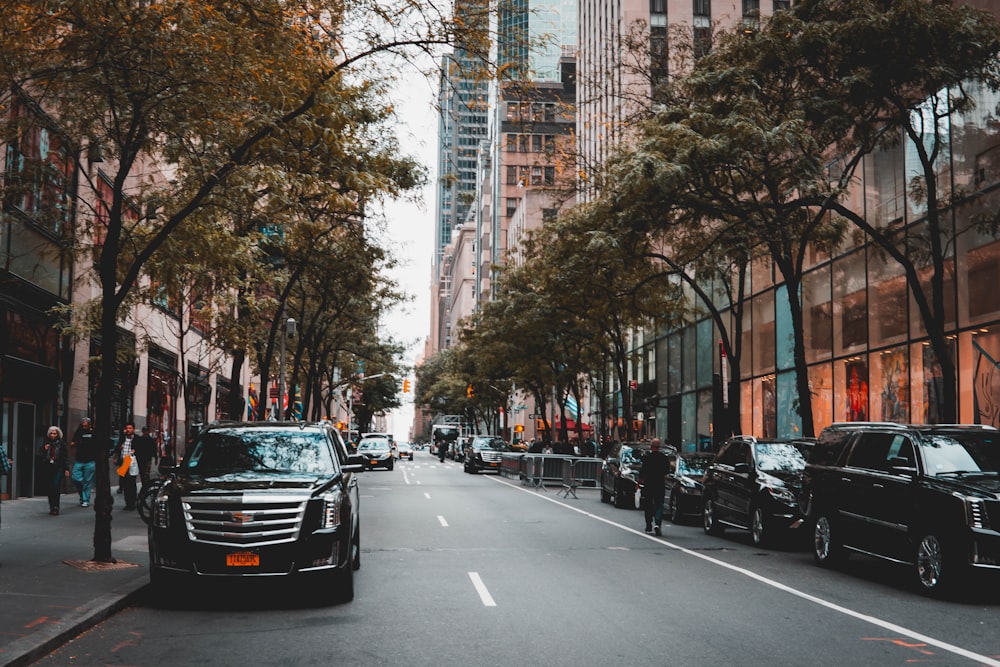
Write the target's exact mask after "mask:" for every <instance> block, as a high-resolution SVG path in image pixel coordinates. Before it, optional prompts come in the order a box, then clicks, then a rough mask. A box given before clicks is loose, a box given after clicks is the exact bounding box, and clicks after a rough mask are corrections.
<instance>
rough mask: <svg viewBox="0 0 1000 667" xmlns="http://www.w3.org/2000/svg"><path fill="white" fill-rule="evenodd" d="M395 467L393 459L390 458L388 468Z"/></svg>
mask: <svg viewBox="0 0 1000 667" xmlns="http://www.w3.org/2000/svg"><path fill="white" fill-rule="evenodd" d="M395 467H396V462H395V461H393V460H392V459H389V470H392V469H393V468H395Z"/></svg>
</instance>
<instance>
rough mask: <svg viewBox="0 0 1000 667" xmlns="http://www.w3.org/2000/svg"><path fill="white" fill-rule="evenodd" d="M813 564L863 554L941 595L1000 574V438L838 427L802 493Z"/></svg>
mask: <svg viewBox="0 0 1000 667" xmlns="http://www.w3.org/2000/svg"><path fill="white" fill-rule="evenodd" d="M803 494H804V502H805V505H806V508H807V510H808V514H809V518H810V519H811V521H812V523H813V525H814V526H815V527H814V529H813V532H814V538H813V556H814V557H815V559H816V562H817V563H819V564H820V565H824V566H829V565H832V564H834V563H836V562H838V561H840V560H842V559H843V558H845V557H846V556H847V553H848V552H850V551H854V552H857V553H862V554H866V555H869V556H875V557H878V558H883V559H885V560H888V561H892V562H896V563H902V564H906V565H909V566H910V567H911V568H912V571H913V574H914V580H915V582H916V583H917V585H918V587H919V589H920V590H922V591H924V592H928V593H936V592H938V591H941V590H946V589H948V588H952V587H954V586H957V585H958V584H960V583H961V581H962V580H963V579H964V578H965V575H966V574H968V573H970V572H971V571H973V570H977V569H978V570H980V571H982V570H993V571H1000V532H998V529H1000V431H997V429H995V428H992V427H989V426H961V425H935V426H913V425H901V424H891V423H870V422H865V423H842V424H834V425H832V426H830V427H828V428H826V429H824V430H823V432H822V433H821V434H820V437H819V441H818V442H817V443H816V447H815V448H814V451H813V454H812V456H811V458H810V461H809V465H808V466H807V468H806V475H805V480H804V487H803Z"/></svg>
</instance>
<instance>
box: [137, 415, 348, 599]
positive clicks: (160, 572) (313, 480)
mask: <svg viewBox="0 0 1000 667" xmlns="http://www.w3.org/2000/svg"><path fill="white" fill-rule="evenodd" d="M362 469H363V463H362V461H361V459H360V457H358V456H357V455H349V454H348V452H347V449H346V447H345V446H344V444H343V441H342V440H341V438H340V434H339V433H337V431H336V429H335V428H333V427H332V425H330V424H327V423H323V422H320V423H284V422H257V423H246V424H242V423H230V424H217V425H212V426H209V427H207V428H206V429H204V430H203V431H201V433H199V434H198V438H197V440H196V441H195V442H194V444H193V445H191V447H190V448H189V450H188V451H187V454H186V455H185V456H184V459H183V460H182V462H181V464H180V465H179V466H178V467H177V468H175V469H173V470H171V471H170V472H169V477H168V481H167V482H166V483H165V484H164V485H163V486H162V488H161V489H160V491H159V493H158V494H157V495H156V497H155V498H154V499H153V501H152V514H151V520H150V523H149V574H150V579H151V581H152V583H153V584H154V585H157V586H160V587H164V588H165V587H166V582H167V580H169V579H173V578H174V577H178V576H189V577H218V578H238V577H264V576H274V575H299V574H312V575H314V576H317V577H320V578H323V579H324V580H329V584H330V588H329V589H327V588H326V587H325V586H324V587H323V590H324V592H325V591H327V590H329V597H330V598H331V599H333V600H336V601H348V600H351V599H352V598H353V597H354V570H356V569H358V568H359V567H360V565H361V560H360V520H359V517H358V482H357V478H356V477H357V475H356V473H357V472H358V471H361V470H362Z"/></svg>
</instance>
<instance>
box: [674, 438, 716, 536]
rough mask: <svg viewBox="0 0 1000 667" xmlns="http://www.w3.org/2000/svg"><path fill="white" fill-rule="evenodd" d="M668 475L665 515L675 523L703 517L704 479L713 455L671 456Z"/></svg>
mask: <svg viewBox="0 0 1000 667" xmlns="http://www.w3.org/2000/svg"><path fill="white" fill-rule="evenodd" d="M668 458H669V460H670V473H669V474H668V475H667V499H666V507H665V508H664V510H665V511H664V513H665V514H666V515H667V517H668V518H669V519H670V520H671V521H673V522H674V523H680V522H681V521H682V520H683V519H684V518H685V517H701V513H702V491H703V489H704V484H702V479H703V478H704V477H705V471H706V470H707V469H708V466H709V464H711V462H712V459H713V455H712V454H670V455H668Z"/></svg>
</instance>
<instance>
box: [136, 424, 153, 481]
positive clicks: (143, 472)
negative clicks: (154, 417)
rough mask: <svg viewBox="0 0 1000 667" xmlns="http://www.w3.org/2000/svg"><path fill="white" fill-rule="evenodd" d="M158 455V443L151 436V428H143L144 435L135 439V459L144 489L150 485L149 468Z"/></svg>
mask: <svg viewBox="0 0 1000 667" xmlns="http://www.w3.org/2000/svg"><path fill="white" fill-rule="evenodd" d="M155 455H156V441H155V440H154V439H153V436H151V435H150V434H149V427H148V426H143V427H142V435H140V436H139V437H137V438H136V439H135V459H136V462H137V463H138V464H139V480H140V481H141V482H142V487H143V488H146V486H148V485H149V467H150V466H151V465H152V463H153V457H154V456H155Z"/></svg>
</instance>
